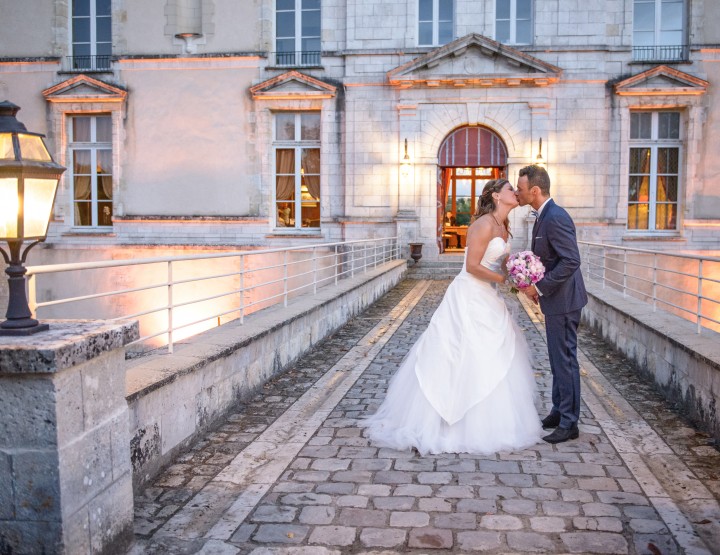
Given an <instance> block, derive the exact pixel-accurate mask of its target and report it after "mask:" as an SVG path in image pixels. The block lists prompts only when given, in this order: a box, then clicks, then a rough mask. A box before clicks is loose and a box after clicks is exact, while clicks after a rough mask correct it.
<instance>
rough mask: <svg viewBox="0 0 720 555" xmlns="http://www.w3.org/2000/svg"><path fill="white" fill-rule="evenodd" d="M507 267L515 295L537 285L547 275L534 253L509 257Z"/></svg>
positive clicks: (526, 252)
mask: <svg viewBox="0 0 720 555" xmlns="http://www.w3.org/2000/svg"><path fill="white" fill-rule="evenodd" d="M506 266H507V270H508V280H509V281H510V284H511V286H512V288H511V291H512V292H513V293H517V292H518V290H519V289H525V288H526V287H530V286H531V285H535V284H536V283H537V282H538V281H540V280H541V279H542V278H543V276H544V275H545V266H543V263H542V262H540V258H538V256H537V255H536V254H534V253H533V252H532V251H522V252H518V253H515V254H511V255H510V256H509V257H508V260H507V263H506Z"/></svg>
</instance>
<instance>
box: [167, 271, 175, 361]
mask: <svg viewBox="0 0 720 555" xmlns="http://www.w3.org/2000/svg"><path fill="white" fill-rule="evenodd" d="M167 284H168V291H167V303H168V353H170V354H173V350H174V345H173V271H172V260H168V265H167Z"/></svg>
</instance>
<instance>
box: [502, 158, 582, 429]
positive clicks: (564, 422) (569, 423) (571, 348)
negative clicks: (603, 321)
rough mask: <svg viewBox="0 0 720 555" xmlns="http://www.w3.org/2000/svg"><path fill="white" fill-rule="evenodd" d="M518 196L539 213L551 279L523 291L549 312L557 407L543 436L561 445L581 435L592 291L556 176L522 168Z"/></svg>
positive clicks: (540, 242) (537, 229)
mask: <svg viewBox="0 0 720 555" xmlns="http://www.w3.org/2000/svg"><path fill="white" fill-rule="evenodd" d="M516 194H517V199H518V202H519V204H520V206H526V205H528V204H529V205H530V206H532V207H533V209H534V210H533V211H534V212H537V220H536V221H535V225H534V226H533V233H532V247H531V248H532V251H533V252H534V253H535V254H536V255H537V256H539V257H540V260H541V261H542V263H543V264H544V265H545V277H543V279H541V280H540V281H539V282H537V283H536V284H535V285H534V286H530V287H528V288H526V289H523V292H524V293H525V294H526V295H527V296H528V297H530V298H531V299H532V300H533V301H535V303H537V302H538V300H539V302H540V309H541V310H542V312H543V314H544V315H545V331H546V334H547V346H548V355H549V356H550V370H551V371H552V376H553V382H552V404H553V406H552V410H551V411H550V414H549V415H548V416H546V417H545V418H544V419H543V421H542V425H543V428H545V429H548V428H555V430H554V431H553V432H552V433H551V434H550V435H547V436H545V437H544V438H543V439H544V440H545V441H547V442H548V443H561V442H563V441H567V440H569V439H576V438H577V437H578V435H579V432H578V420H579V418H580V365H579V364H578V360H577V328H578V324H579V323H580V313H581V312H582V307H583V306H585V305H586V304H587V294H586V293H585V284H584V282H583V278H582V275H581V273H580V252H579V250H578V245H577V239H576V238H575V224H574V223H573V221H572V218H571V217H570V215H569V214H568V213H567V212H566V211H565V210H564V209H563V208H560V207H559V206H558V205H557V204H555V202H554V201H553V199H551V198H550V177H549V176H548V174H547V172H546V171H545V169H544V168H542V167H540V166H527V167H525V168H523V169H521V170H520V178H519V179H518V183H517V193H516Z"/></svg>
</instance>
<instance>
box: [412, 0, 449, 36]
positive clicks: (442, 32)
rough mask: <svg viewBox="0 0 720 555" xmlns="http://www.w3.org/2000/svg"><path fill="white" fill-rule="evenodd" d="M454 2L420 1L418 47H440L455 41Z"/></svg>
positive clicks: (446, 0)
mask: <svg viewBox="0 0 720 555" xmlns="http://www.w3.org/2000/svg"><path fill="white" fill-rule="evenodd" d="M453 16H454V13H453V0H418V45H419V46H440V45H442V44H447V43H448V42H451V41H452V40H453V32H454V31H453V26H454V17H453Z"/></svg>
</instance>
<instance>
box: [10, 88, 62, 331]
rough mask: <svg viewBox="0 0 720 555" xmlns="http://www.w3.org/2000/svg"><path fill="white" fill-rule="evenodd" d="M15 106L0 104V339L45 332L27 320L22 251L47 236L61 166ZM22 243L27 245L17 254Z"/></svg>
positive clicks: (45, 325) (43, 326) (24, 254)
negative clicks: (2, 287)
mask: <svg viewBox="0 0 720 555" xmlns="http://www.w3.org/2000/svg"><path fill="white" fill-rule="evenodd" d="M19 109H20V108H19V107H18V106H16V105H15V104H13V103H12V102H8V101H3V102H0V241H7V244H8V250H9V251H10V253H9V254H8V253H7V252H5V250H4V249H2V248H0V252H1V253H2V256H3V258H4V259H5V262H6V263H7V264H8V267H7V269H6V270H5V273H6V274H7V275H8V285H9V287H8V308H7V313H6V317H7V320H5V321H4V322H2V323H0V335H30V334H33V333H37V332H39V331H44V330H47V329H48V327H49V326H48V325H47V324H40V323H39V322H38V321H37V320H35V319H34V318H32V313H31V312H30V307H29V306H28V300H27V294H26V293H25V273H26V272H27V270H26V269H25V266H24V264H25V260H26V258H27V254H28V251H29V250H30V249H31V248H32V247H34V246H35V245H37V244H38V243H40V242H41V241H44V240H45V238H46V237H47V229H48V224H49V223H50V215H51V212H52V205H53V202H54V201H55V193H56V191H57V185H58V181H59V180H60V176H62V174H63V172H64V171H65V168H64V167H62V166H61V165H59V164H56V163H55V162H54V161H53V159H52V156H50V153H49V152H48V149H47V147H46V146H45V143H44V142H43V139H42V138H43V136H44V135H41V134H40V133H32V132H28V130H27V129H26V128H25V126H24V125H23V124H22V123H20V122H19V121H18V120H17V119H16V118H15V115H16V114H17V112H18V110H19ZM24 241H32V242H31V243H30V244H29V245H27V247H25V250H22V246H23V242H24Z"/></svg>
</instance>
